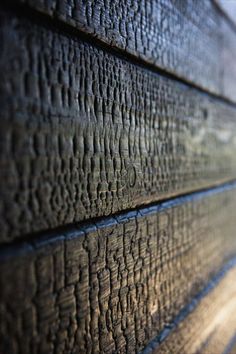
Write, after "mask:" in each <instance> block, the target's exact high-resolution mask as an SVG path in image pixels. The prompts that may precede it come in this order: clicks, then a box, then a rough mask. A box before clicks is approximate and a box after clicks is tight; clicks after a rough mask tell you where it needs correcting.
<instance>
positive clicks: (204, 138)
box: [0, 12, 236, 242]
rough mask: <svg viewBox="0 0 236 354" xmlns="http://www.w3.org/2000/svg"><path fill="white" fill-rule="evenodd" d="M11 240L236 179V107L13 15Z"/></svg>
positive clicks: (5, 235) (5, 143)
mask: <svg viewBox="0 0 236 354" xmlns="http://www.w3.org/2000/svg"><path fill="white" fill-rule="evenodd" d="M0 31H1V38H2V41H1V46H2V51H1V56H0V70H1V73H2V78H1V82H0V90H1V112H0V117H1V133H0V134H1V153H0V168H1V171H2V177H1V187H0V195H1V207H0V216H1V236H0V241H1V242H9V241H12V240H13V239H14V238H16V237H17V238H20V237H22V236H24V235H25V234H28V233H31V232H33V231H41V230H46V229H48V228H52V227H57V226H59V225H64V224H68V223H72V222H75V221H79V220H84V219H88V218H90V217H96V216H103V215H107V214H110V213H114V212H117V211H120V210H123V209H126V208H134V207H136V206H138V205H140V204H142V203H149V202H152V201H156V200H160V199H163V198H166V197H170V196H173V195H178V194H181V193H184V192H189V191H193V190H196V189H199V188H203V187H204V188H205V187H209V186H212V185H214V184H218V183H222V182H224V181H226V180H230V179H232V178H234V177H235V172H236V154H235V141H236V139H235V136H236V126H235V121H236V110H235V107H233V106H232V105H227V104H225V103H222V102H221V101H220V100H218V99H214V98H212V97H210V96H209V95H207V94H203V93H200V92H199V91H198V90H196V89H193V88H191V87H189V86H187V85H184V84H181V83H178V82H173V81H172V80H171V79H168V78H166V77H163V76H161V75H158V74H156V73H153V72H151V71H148V70H146V69H145V68H143V67H141V66H136V65H134V64H132V63H130V62H128V61H126V60H125V59H122V58H120V57H117V56H114V55H111V54H109V53H107V52H105V51H104V50H103V49H101V48H98V47H94V46H92V45H91V44H88V43H86V42H83V41H81V40H79V39H77V38H75V37H71V36H66V35H63V34H61V33H59V32H57V31H56V30H55V31H54V32H52V31H51V29H47V28H44V27H42V26H40V25H37V24H34V23H33V22H31V21H30V20H26V19H24V18H20V19H19V18H17V17H15V16H14V15H10V13H8V12H7V13H6V12H2V13H1V29H0Z"/></svg>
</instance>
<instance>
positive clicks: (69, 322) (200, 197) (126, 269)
mask: <svg viewBox="0 0 236 354" xmlns="http://www.w3.org/2000/svg"><path fill="white" fill-rule="evenodd" d="M235 208H236V184H235V183H234V184H228V185H225V186H224V187H218V188H215V189H213V190H210V191H207V192H202V193H196V194H193V195H190V196H185V197H182V198H177V199H175V200H172V201H170V202H165V203H162V204H157V205H153V206H152V207H146V208H140V209H138V210H136V211H134V212H130V213H123V214H121V215H119V216H117V217H110V218H108V217H107V218H105V219H103V220H101V221H100V222H97V223H96V222H94V223H92V222H90V223H87V224H84V225H83V226H80V227H79V226H78V227H77V228H76V227H74V228H67V229H65V230H64V231H63V230H62V231H61V232H59V231H58V232H57V233H54V234H45V235H42V236H41V237H40V236H38V238H35V239H34V241H31V242H25V243H20V244H19V245H17V244H14V245H11V246H5V248H3V247H2V248H1V254H0V289H1V292H0V315H1V317H0V352H1V353H12V354H14V353H18V354H21V353H22V354H27V353H29V354H32V353H40V354H41V353H47V354H50V353H107V354H108V353H129V354H132V353H137V352H138V351H140V350H142V349H144V347H145V346H146V345H147V344H148V343H149V341H150V340H152V339H153V338H155V337H156V336H157V335H160V334H162V335H163V333H165V330H166V328H169V325H171V323H173V321H174V319H175V318H176V316H177V315H178V314H179V313H180V311H181V310H182V309H183V308H184V306H185V305H186V304H187V303H189V302H191V299H192V297H194V296H196V295H197V294H198V293H199V291H201V290H202V289H203V288H204V286H205V285H206V283H207V282H208V280H209V279H210V278H211V277H212V276H214V274H216V273H217V272H218V271H219V269H221V267H222V266H223V265H224V263H225V262H226V261H227V260H228V259H230V258H231V257H233V256H234V255H235V252H236V238H235ZM233 274H234V277H235V271H234V273H233ZM231 278H232V277H231ZM228 283H229V282H228ZM228 283H227V284H228ZM232 287H233V291H234V293H235V281H234V282H233V281H232ZM223 288H224V292H223V293H222V294H223V295H222V294H221V290H219V291H218V290H217V294H218V295H219V297H218V299H215V295H214V296H213V298H212V297H210V300H209V301H210V303H211V302H212V301H213V300H214V302H215V304H212V307H210V308H209V318H208V316H207V314H208V313H204V311H205V310H206V307H205V306H206V305H204V304H203V305H200V309H199V310H197V312H196V313H197V315H196V317H195V319H198V321H197V322H196V321H195V320H194V319H193V320H190V321H189V323H190V324H192V323H193V331H194V329H195V330H196V331H199V327H198V326H199V325H200V326H201V325H202V337H201V340H204V338H205V332H204V330H206V331H208V327H207V326H208V321H210V319H211V318H212V320H213V325H214V312H216V311H218V309H219V311H220V312H219V314H221V311H224V309H223V308H222V309H221V304H222V305H225V306H227V304H225V302H224V301H226V300H227V296H228V297H230V296H231V295H232V294H233V293H232V291H231V287H229V291H227V289H228V285H227V287H224V286H223ZM224 294H225V295H224ZM221 295H222V297H221ZM225 296H226V298H225ZM211 299H213V300H212V301H211ZM207 301H208V300H207ZM232 302H234V308H233V309H235V301H233V299H232ZM207 303H208V302H207ZM230 304H231V302H230ZM202 307H203V310H202ZM199 311H200V312H199ZM199 313H201V316H202V320H203V322H202V320H201V316H200V315H199ZM227 314H228V312H227ZM234 314H235V312H234ZM199 316H200V318H199ZM199 321H200V323H199ZM234 321H235V318H234ZM185 322H186V321H184V322H183V327H184V329H183V331H185ZM195 322H196V323H195ZM226 323H227V322H226ZM186 326H187V325H186ZM204 326H205V327H204ZM234 326H235V324H234ZM187 328H189V329H191V326H190V327H187ZM163 331H164V332H163ZM196 333H199V332H196ZM190 334H191V332H190V333H189V336H187V337H186V338H184V339H183V342H182V344H183V345H185V341H186V343H187V339H188V338H189V339H190V340H191V341H193V342H194V340H197V338H193V336H194V335H192V334H191V335H190ZM178 338H179V339H178ZM181 340H182V337H181V336H180V337H178V336H176V337H175V339H174V340H173V345H176V348H177V349H178V348H180V347H181V343H179V342H181ZM201 340H200V342H201ZM200 342H199V343H200ZM168 343H169V342H168ZM171 343H172V342H171ZM194 343H195V342H194ZM194 343H193V345H194ZM190 344H191V343H190ZM190 344H189V345H190ZM171 345H172V344H171ZM186 345H187V346H186V348H188V344H186ZM191 345H192V344H191ZM180 352H181V351H180ZM166 353H175V351H168V350H167V351H166ZM190 353H191V351H189V352H188V354H190ZM216 353H218V352H216ZM216 353H215V354H216Z"/></svg>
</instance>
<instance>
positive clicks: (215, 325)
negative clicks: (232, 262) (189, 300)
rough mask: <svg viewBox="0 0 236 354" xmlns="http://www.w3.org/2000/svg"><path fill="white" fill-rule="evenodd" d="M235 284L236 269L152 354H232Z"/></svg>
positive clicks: (234, 323)
mask: <svg viewBox="0 0 236 354" xmlns="http://www.w3.org/2000/svg"><path fill="white" fill-rule="evenodd" d="M235 280H236V268H235V267H234V268H233V269H231V270H230V271H229V273H228V274H226V275H225V277H224V278H223V279H222V280H221V282H220V284H218V285H217V286H216V287H215V288H214V289H213V290H212V291H211V292H210V293H209V294H207V296H205V297H203V298H202V299H200V302H199V304H198V306H197V307H196V308H195V309H194V310H193V312H192V313H190V315H189V316H187V317H186V318H185V319H184V320H183V321H182V322H180V323H179V324H178V325H177V328H176V329H174V330H173V331H172V332H171V333H170V335H169V336H168V337H167V338H166V340H165V341H164V342H163V343H162V344H161V345H160V346H158V347H156V348H155V349H154V350H153V351H149V353H152V354H166V353H175V354H180V353H181V354H194V353H201V354H222V353H223V354H230V353H232V354H233V352H234V351H233V347H234V348H235V346H233V344H234V343H235V341H236V338H235V333H236V316H235V313H236V301H235V299H236V281H235ZM235 344H236V343H235ZM231 346H233V347H232V348H231ZM227 347H228V348H227ZM146 353H147V352H146ZM143 354H145V352H144V353H143Z"/></svg>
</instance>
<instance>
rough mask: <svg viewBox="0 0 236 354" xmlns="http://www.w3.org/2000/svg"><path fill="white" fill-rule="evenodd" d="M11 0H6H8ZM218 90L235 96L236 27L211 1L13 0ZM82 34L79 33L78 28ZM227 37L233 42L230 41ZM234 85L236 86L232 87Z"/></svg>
mask: <svg viewBox="0 0 236 354" xmlns="http://www.w3.org/2000/svg"><path fill="white" fill-rule="evenodd" d="M4 2H6V1H4ZM9 2H10V3H14V4H19V3H20V4H25V5H27V6H28V7H30V8H33V9H35V10H37V11H39V12H40V13H43V14H45V15H47V17H49V18H52V19H56V20H59V21H62V22H63V23H65V24H66V25H69V26H70V27H72V28H75V29H77V30H79V31H80V32H83V33H86V34H88V35H89V36H91V37H93V38H95V39H99V40H100V41H102V42H104V43H106V44H107V45H108V46H109V48H108V50H109V49H110V48H111V47H114V48H117V49H119V50H121V51H125V52H126V53H129V54H131V55H132V56H134V57H137V58H140V59H141V60H142V61H144V62H146V63H149V64H152V65H154V66H156V67H158V68H161V69H163V70H165V71H168V72H170V73H172V74H174V75H176V76H178V77H180V78H183V79H184V80H187V81H190V82H192V83H194V84H196V85H199V86H200V87H202V88H204V89H207V90H209V91H211V92H213V93H215V94H218V95H223V96H225V97H227V98H229V99H231V100H233V101H235V100H236V97H235V79H236V68H235V65H234V62H235V56H236V29H235V28H234V27H232V26H231V25H230V26H228V25H227V23H228V21H227V19H226V18H225V17H224V16H222V14H221V12H219V9H218V8H217V7H216V6H215V3H214V2H213V1H210V0H203V1H195V0H188V1H181V0H177V1H176V0H149V1H145V0H142V1H138V0H134V1H126V0H124V1H120V0H119V1H118V0H108V1H107V0H99V1H98V0H97V1H93V0H89V1H83V0H75V1H71V0H50V1H48V0H9V1H7V3H9ZM78 35H79V33H78ZM228 37H232V38H233V41H232V42H231V43H230V45H229V43H228ZM229 87H230V88H231V87H233V91H232V90H231V89H229Z"/></svg>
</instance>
